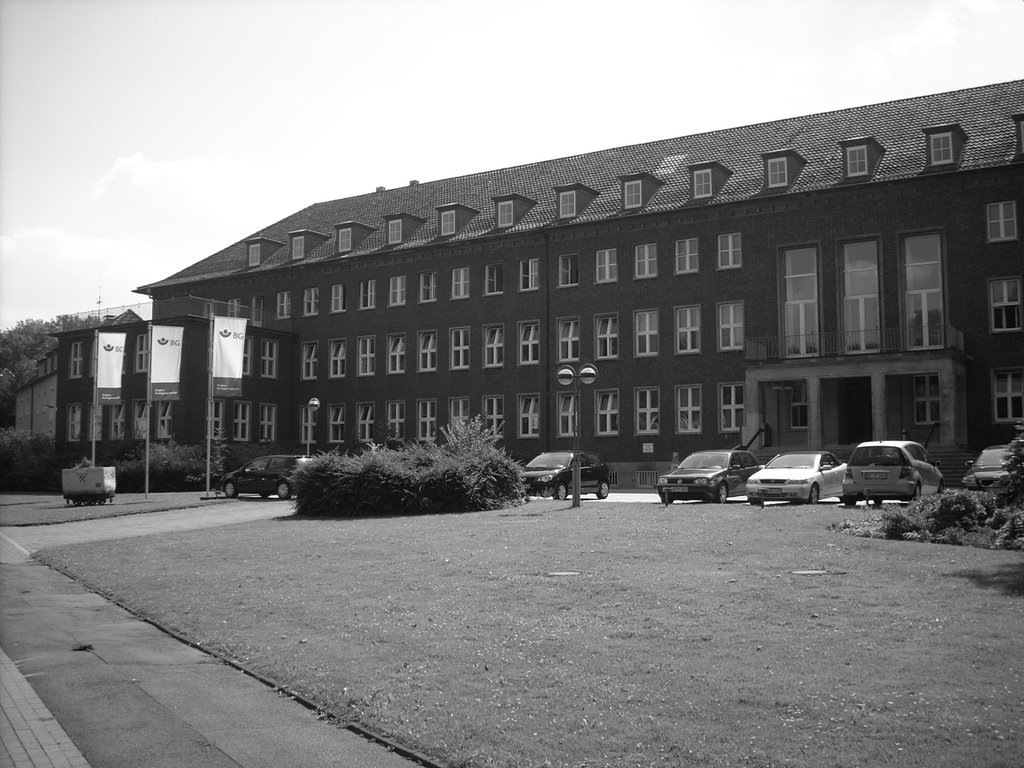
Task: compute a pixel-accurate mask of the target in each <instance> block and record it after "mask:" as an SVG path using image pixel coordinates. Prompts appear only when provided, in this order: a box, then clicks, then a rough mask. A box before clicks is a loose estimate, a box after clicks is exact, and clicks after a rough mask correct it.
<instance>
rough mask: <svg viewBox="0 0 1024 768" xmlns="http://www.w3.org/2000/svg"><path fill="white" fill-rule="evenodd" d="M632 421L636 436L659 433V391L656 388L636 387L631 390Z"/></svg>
mask: <svg viewBox="0 0 1024 768" xmlns="http://www.w3.org/2000/svg"><path fill="white" fill-rule="evenodd" d="M633 405H634V411H635V413H634V420H633V424H634V427H635V430H636V434H638V435H657V434H659V433H660V432H661V391H660V390H659V389H658V387H637V388H636V389H634V390H633Z"/></svg>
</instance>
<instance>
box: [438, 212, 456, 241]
mask: <svg viewBox="0 0 1024 768" xmlns="http://www.w3.org/2000/svg"><path fill="white" fill-rule="evenodd" d="M454 234H455V211H441V236H442V237H445V236H447V235H454Z"/></svg>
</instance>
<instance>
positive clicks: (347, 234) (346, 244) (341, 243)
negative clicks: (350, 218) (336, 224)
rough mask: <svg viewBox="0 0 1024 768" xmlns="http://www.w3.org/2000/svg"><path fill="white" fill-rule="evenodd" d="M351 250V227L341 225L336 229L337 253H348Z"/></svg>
mask: <svg viewBox="0 0 1024 768" xmlns="http://www.w3.org/2000/svg"><path fill="white" fill-rule="evenodd" d="M351 250H352V227H342V228H341V229H339V230H338V253H348V252H349V251H351Z"/></svg>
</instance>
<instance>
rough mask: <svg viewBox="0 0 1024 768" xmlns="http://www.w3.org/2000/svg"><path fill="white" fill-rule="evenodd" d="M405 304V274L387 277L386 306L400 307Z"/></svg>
mask: <svg viewBox="0 0 1024 768" xmlns="http://www.w3.org/2000/svg"><path fill="white" fill-rule="evenodd" d="M404 304H405V275H394V276H392V277H390V278H388V306H389V307H400V306H402V305H404Z"/></svg>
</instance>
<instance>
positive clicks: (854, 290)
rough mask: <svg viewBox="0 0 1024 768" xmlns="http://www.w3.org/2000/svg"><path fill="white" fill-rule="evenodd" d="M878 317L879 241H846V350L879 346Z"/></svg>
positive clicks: (844, 289)
mask: <svg viewBox="0 0 1024 768" xmlns="http://www.w3.org/2000/svg"><path fill="white" fill-rule="evenodd" d="M878 318H879V312H878V243H877V242H875V241H874V240H864V241H861V242H857V243H843V324H844V327H843V331H844V340H845V344H844V346H845V348H846V351H847V352H870V351H874V350H878V349H879V348H880V346H881V339H880V337H879V319H878Z"/></svg>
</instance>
